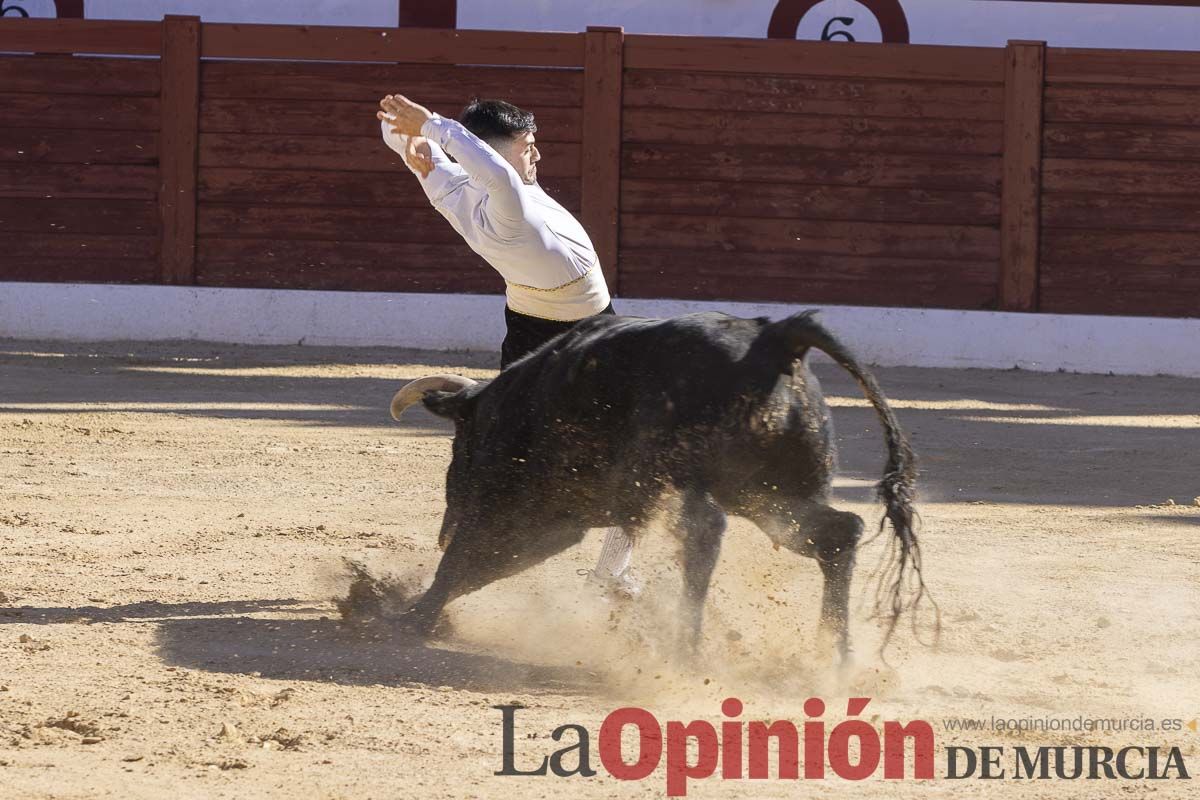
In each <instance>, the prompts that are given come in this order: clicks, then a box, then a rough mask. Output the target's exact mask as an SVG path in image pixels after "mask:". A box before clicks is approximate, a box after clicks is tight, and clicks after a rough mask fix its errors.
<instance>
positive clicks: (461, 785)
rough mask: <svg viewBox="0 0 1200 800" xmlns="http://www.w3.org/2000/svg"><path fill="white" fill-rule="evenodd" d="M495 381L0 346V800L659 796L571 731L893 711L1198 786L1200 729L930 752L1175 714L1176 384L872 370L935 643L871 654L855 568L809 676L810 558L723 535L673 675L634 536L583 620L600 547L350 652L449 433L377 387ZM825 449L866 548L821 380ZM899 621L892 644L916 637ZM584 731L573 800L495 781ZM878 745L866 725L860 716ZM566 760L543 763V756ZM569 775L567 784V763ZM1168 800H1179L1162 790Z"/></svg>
mask: <svg viewBox="0 0 1200 800" xmlns="http://www.w3.org/2000/svg"><path fill="white" fill-rule="evenodd" d="M494 361H495V356H494V355H492V354H434V353H420V352H414V351H404V350H335V349H316V348H307V347H305V348H299V347H287V348H244V347H231V346H215V345H208V346H206V345H194V344H188V345H146V344H136V343H129V344H122V345H103V346H79V345H63V344H57V343H46V342H12V341H8V342H0V564H2V565H3V566H2V568H0V593H2V594H0V798H4V799H5V800H7V799H8V798H84V797H86V798H92V797H111V798H122V799H125V798H155V800H158V799H159V798H167V797H170V798H189V797H222V798H285V797H286V798H354V800H362V799H363V798H460V797H503V798H517V797H579V798H610V797H661V796H664V795H665V782H664V781H665V778H664V770H663V768H662V767H661V766H660V768H659V770H658V771H657V772H656V773H655V774H654V775H653V776H651V777H650V778H648V779H646V780H644V781H640V782H620V781H617V780H615V779H613V778H612V777H610V776H609V775H608V774H607V773H606V772H604V771H603V769H602V768H601V766H600V763H599V757H598V751H597V746H596V738H595V737H596V736H597V734H598V732H599V728H600V723H601V722H602V720H603V719H604V717H605V716H606V715H607V714H608V713H609V712H610V711H612V710H614V709H616V708H619V707H621V706H625V705H637V706H642V707H645V708H647V709H649V710H651V711H652V712H653V713H655V715H656V716H657V717H658V719H659V720H660V721H663V722H664V723H665V721H667V720H683V721H689V720H692V719H704V720H709V721H711V722H714V723H715V722H719V721H721V720H722V719H723V718H722V716H721V711H720V703H721V700H722V699H723V698H725V697H729V696H737V697H739V698H741V699H742V701H743V702H744V704H745V712H744V713H743V715H742V719H743V720H756V719H771V720H778V719H791V720H793V721H795V722H797V723H800V722H802V721H803V720H805V719H806V717H805V715H804V713H803V711H802V705H803V702H804V700H805V699H806V698H808V697H810V696H819V697H822V698H824V699H825V700H826V702H827V703H828V706H829V711H828V712H827V714H826V715H825V719H826V720H827V722H828V726H827V727H830V728H831V727H832V726H833V725H834V724H836V722H838V721H840V720H842V719H844V718H845V713H844V710H845V702H846V697H847V696H848V695H851V694H854V695H860V694H861V695H862V696H866V697H870V698H871V704H870V706H869V707H868V709H867V711H866V712H864V714H863V717H864V718H870V719H872V720H876V721H882V720H900V721H908V720H914V719H922V720H928V721H930V722H931V723H932V724H933V725H934V728H935V731H936V736H937V747H938V757H937V764H938V766H937V772H938V775H939V776H940V775H941V774H942V773H943V771H944V757H943V755H942V749H943V748H944V747H947V746H950V745H972V746H979V745H1004V746H1006V747H1011V746H1015V745H1018V744H1024V745H1029V746H1037V745H1046V744H1050V745H1054V744H1079V743H1083V744H1104V745H1108V746H1112V747H1120V746H1124V745H1130V744H1137V745H1143V746H1148V745H1163V746H1178V747H1180V748H1182V752H1183V755H1184V757H1185V758H1186V759H1187V764H1188V767H1189V768H1190V770H1191V772H1192V773H1193V774H1195V773H1196V772H1200V748H1198V747H1197V743H1198V742H1200V733H1196V732H1193V731H1191V730H1189V729H1187V728H1186V727H1184V728H1183V729H1182V730H1177V731H1169V732H1165V731H1155V732H1142V731H1135V732H1130V731H1126V732H1108V733H1104V732H1095V733H1046V732H1026V733H1021V734H1015V735H1014V734H1011V733H1006V732H995V731H983V732H972V733H962V732H952V731H948V730H946V722H945V721H946V720H951V719H959V718H980V719H985V720H986V719H991V718H993V717H999V718H1005V719H1034V718H1045V717H1053V718H1066V719H1074V718H1077V717H1087V718H1111V719H1116V718H1136V719H1138V720H1142V719H1146V718H1150V719H1154V720H1156V721H1157V720H1161V719H1164V718H1178V719H1180V720H1182V721H1183V722H1184V724H1185V725H1186V723H1187V722H1188V721H1191V720H1192V719H1194V718H1196V717H1200V681H1198V679H1197V675H1198V674H1200V645H1198V644H1197V640H1196V631H1197V630H1198V629H1200V625H1198V623H1200V505H1197V504H1200V500H1196V501H1195V503H1196V504H1194V501H1193V498H1195V497H1197V495H1200V469H1198V466H1200V402H1198V401H1200V381H1194V380H1193V381H1189V380H1181V379H1168V378H1127V377H1105V376H1080V375H1065V374H1038V373H1029V372H1019V371H978V370H968V371H954V370H932V369H880V370H878V371H877V372H878V376H879V379H880V381H881V383H882V384H883V386H884V388H885V389H886V391H887V392H888V394H889V396H890V397H892V398H893V400H894V403H895V406H896V407H897V413H898V415H899V417H900V420H901V422H902V423H903V424H904V425H905V427H906V428H907V429H908V430H909V431H910V433H911V436H912V439H913V443H914V447H915V449H916V450H917V453H918V455H919V457H920V459H921V464H922V470H923V477H922V483H921V489H922V495H921V499H920V502H919V504H918V508H919V510H920V512H921V515H922V519H923V528H922V537H923V541H924V548H925V561H926V568H927V578H928V581H929V584H930V586H931V588H932V590H933V592H934V596H935V598H936V600H937V602H938V603H939V604H940V606H941V610H942V614H943V621H944V631H943V634H942V638H941V642H940V645H939V646H937V647H936V648H931V647H927V646H924V645H922V644H920V643H918V642H917V641H916V639H915V638H914V633H913V631H912V629H911V628H910V627H908V626H902V627H901V628H900V629H899V630H898V631H897V634H896V636H895V638H894V641H893V642H892V644H891V646H890V648H889V649H888V650H887V662H888V663H886V664H885V663H883V662H881V661H880V660H879V658H878V657H877V656H876V655H875V653H876V646H877V643H878V639H879V627H878V624H877V622H875V621H872V620H870V619H868V614H867V612H868V611H869V606H870V603H869V599H870V597H871V595H872V592H871V582H870V580H869V579H868V574H869V572H870V570H871V568H872V567H873V566H874V565H875V564H876V563H877V561H878V560H879V557H880V555H881V553H882V552H883V545H882V540H880V541H877V542H875V543H873V544H870V545H867V546H866V547H864V549H863V552H862V555H861V557H860V570H859V573H858V575H857V577H856V581H855V586H854V603H855V608H856V611H855V619H854V622H853V630H854V636H855V639H856V643H857V658H858V662H857V667H856V668H855V669H854V670H853V671H852V672H851V673H849V674H848V675H847V676H845V677H839V676H838V675H837V674H836V673H834V672H831V671H830V670H828V669H826V668H824V667H822V666H820V665H819V664H818V663H817V661H816V660H815V659H814V648H813V644H814V632H815V627H816V612H817V602H818V598H819V591H820V582H819V571H818V569H817V567H816V565H815V564H814V563H813V562H811V561H807V560H803V559H800V558H798V557H796V556H794V555H792V554H789V553H787V552H786V551H779V552H776V551H774V550H773V549H772V548H771V546H770V544H769V542H768V540H767V539H766V537H765V536H763V535H762V534H761V533H759V532H758V531H757V530H756V529H755V528H754V527H753V526H751V525H750V524H749V523H746V522H744V521H740V520H738V521H735V522H734V523H733V525H732V527H731V530H730V531H729V534H728V536H727V538H726V543H725V547H724V550H723V553H722V557H721V561H720V563H719V565H718V568H717V574H716V576H715V579H714V591H713V593H712V595H711V596H710V602H709V605H708V610H707V613H708V625H707V629H706V640H705V643H704V646H703V655H702V658H701V659H700V660H699V661H698V662H697V663H694V664H692V665H687V664H683V663H680V662H679V661H677V660H675V659H673V658H671V657H670V654H669V647H668V646H667V645H668V642H669V640H670V631H671V624H670V623H671V619H672V616H673V613H674V609H675V604H676V600H677V596H678V592H679V575H678V571H677V569H676V568H675V567H674V566H673V562H672V556H673V552H674V550H673V540H672V539H671V537H670V535H669V534H668V533H667V532H666V531H660V532H656V533H655V535H652V536H648V537H647V538H646V539H645V541H643V542H641V543H640V544H639V546H638V550H637V553H636V555H635V567H636V569H637V572H638V574H639V576H640V577H641V578H642V579H643V580H644V581H645V583H646V585H647V588H646V592H645V595H644V597H643V598H642V599H641V600H639V601H637V602H636V603H634V604H613V603H610V602H608V601H607V600H606V599H605V598H603V597H602V596H601V595H600V594H599V593H597V592H595V591H593V590H591V589H589V588H588V587H587V586H586V585H585V584H584V583H583V581H582V579H581V578H579V577H578V576H577V574H576V571H577V570H578V569H581V568H585V567H588V566H591V564H592V563H593V562H594V559H595V557H596V555H597V554H598V551H599V545H600V538H599V533H598V532H593V533H592V534H590V535H589V537H588V538H587V539H586V540H585V542H584V543H583V545H582V546H581V547H579V548H576V549H575V550H573V551H571V552H569V553H567V554H565V555H563V556H561V557H559V558H556V559H554V560H552V561H550V562H547V563H546V564H544V565H542V566H541V567H539V568H537V569H535V570H533V571H531V572H529V573H526V574H525V575H522V576H519V577H517V578H514V579H511V580H509V581H505V582H501V583H499V584H496V585H493V586H491V587H488V588H487V589H485V590H484V591H481V592H479V593H478V594H476V595H474V596H471V597H468V598H465V599H463V600H460V601H459V602H457V603H456V604H454V605H453V606H452V607H451V609H452V613H451V623H452V626H453V628H452V632H451V633H450V634H449V635H448V638H446V639H444V640H441V641H437V642H432V643H429V644H427V645H423V646H421V645H416V644H413V643H411V642H406V641H404V640H401V639H395V638H392V637H389V636H387V635H384V634H382V633H380V632H378V631H374V632H370V631H368V632H367V633H365V634H364V633H361V632H357V631H354V630H348V629H346V628H344V627H343V626H341V625H340V624H339V622H338V621H337V613H336V610H335V607H334V604H333V602H332V601H333V599H334V598H335V597H337V596H338V595H339V593H341V592H343V591H344V590H345V588H346V578H345V574H344V570H343V568H342V560H343V558H346V557H351V558H356V559H361V560H363V561H365V562H366V563H368V564H370V565H372V567H373V568H374V569H377V570H381V571H390V572H392V573H393V574H395V575H397V576H399V577H401V578H403V579H405V580H408V581H411V582H418V583H419V582H421V581H427V580H428V579H429V577H430V576H431V574H432V570H433V568H434V566H435V565H436V561H437V557H438V552H437V548H436V536H437V530H438V525H439V522H440V517H441V513H442V510H443V494H442V489H443V478H444V473H445V468H446V465H447V463H448V460H449V455H450V434H451V430H450V428H449V426H448V425H447V424H446V423H444V422H442V421H441V420H439V419H437V418H435V417H432V416H431V415H429V414H427V413H426V412H424V411H423V410H417V411H416V412H415V413H412V414H411V416H410V417H409V418H407V419H406V421H405V422H404V423H403V424H401V425H397V424H394V423H392V422H391V421H390V420H389V419H388V418H387V414H386V408H387V403H388V399H389V397H390V395H391V393H392V392H393V391H394V389H395V388H396V387H397V385H398V384H400V383H401V382H402V381H404V380H407V379H411V378H414V377H418V376H420V375H422V374H427V373H431V372H443V371H446V372H457V373H461V374H466V375H469V376H471V377H475V378H486V377H488V376H489V375H491V374H492V370H491V365H492V364H493V363H494ZM819 372H820V374H821V375H822V378H823V379H824V380H825V384H826V388H827V390H828V394H829V395H830V396H831V397H832V402H833V405H834V406H835V408H834V418H835V422H836V424H837V426H838V433H839V441H840V444H841V447H842V462H843V469H842V478H840V479H839V481H838V484H837V494H838V502H839V505H840V507H842V508H846V509H850V510H853V511H855V512H857V513H859V514H860V515H862V516H863V517H864V518H865V519H866V520H867V523H868V526H869V527H872V528H873V526H874V525H875V523H876V522H877V520H878V518H879V514H880V509H879V507H878V506H876V505H874V504H873V503H872V502H871V485H872V483H873V482H874V481H875V480H876V479H877V478H878V476H879V474H880V471H881V467H882V463H883V443H882V440H881V437H880V433H879V430H878V426H877V423H876V421H875V419H874V417H873V416H872V414H871V412H870V410H869V409H868V408H867V407H866V404H865V402H864V401H862V400H861V399H860V396H859V394H858V392H857V390H856V388H855V387H854V386H853V384H852V383H851V382H850V381H849V380H848V379H847V378H846V377H845V376H844V375H842V374H840V373H838V372H836V371H835V370H834V369H833V368H831V367H828V366H822V367H819ZM928 624H929V618H928V617H925V618H923V619H922V626H923V627H921V629H920V630H919V631H918V632H919V633H920V635H921V638H927V637H928V635H929V633H930V631H929V627H928ZM506 703H518V704H522V705H524V706H526V708H523V709H521V710H520V711H519V712H518V713H517V723H516V724H517V734H516V736H517V740H516V741H517V762H518V765H519V766H522V767H523V768H529V767H530V766H533V765H536V763H537V762H538V761H540V759H541V758H542V757H543V756H545V755H549V754H550V753H551V752H553V751H554V750H555V749H557V748H558V747H561V746H563V744H559V743H555V742H554V741H553V740H551V739H550V732H551V731H552V730H553V729H554V728H556V727H558V726H560V725H564V724H567V723H575V724H579V725H583V726H584V727H585V728H586V729H587V730H588V731H590V732H591V734H592V741H591V745H592V752H591V761H592V766H593V767H594V768H596V769H598V770H600V774H599V775H597V776H596V777H592V778H586V779H585V778H580V777H573V778H555V777H496V776H494V775H493V773H494V772H495V771H497V770H499V769H500V768H501V724H500V721H501V716H500V712H499V711H497V710H495V709H493V708H491V706H493V705H497V704H506ZM879 724H881V722H880V723H879ZM564 741H565V742H573V741H574V739H573V738H567V739H565V740H564ZM567 763H568V764H570V763H573V762H572V761H571V760H570V759H568V762H567ZM1192 783H1193V782H1187V781H1138V782H1126V781H1107V780H1101V781H1084V780H1079V781H1054V780H1051V781H1014V780H999V781H981V780H973V779H972V780H962V781H950V780H945V779H940V778H939V779H937V780H933V781H923V782H916V781H912V780H906V781H902V782H896V781H889V782H888V786H887V787H881V786H880V785H879V781H878V780H875V779H872V780H868V781H866V782H864V783H861V784H859V783H851V782H847V781H844V780H839V779H835V778H830V779H827V780H825V781H805V782H804V783H803V785H801V786H796V785H795V784H793V783H792V782H790V781H779V780H770V781H754V782H750V781H747V780H741V781H732V780H731V781H721V780H719V779H717V778H712V779H709V780H706V781H693V782H691V784H690V792H689V795H688V796H689V797H700V798H708V797H749V796H753V797H784V796H789V797H791V796H797V795H801V796H813V797H833V796H843V795H847V796H868V795H870V796H874V795H876V794H878V793H879V792H880V790H881V789H883V788H886V790H887V793H888V795H889V796H894V797H898V798H910V797H911V798H918V797H927V796H944V795H946V794H948V793H949V792H951V791H953V792H956V793H959V794H963V793H965V794H967V795H970V796H976V797H991V796H1000V797H1008V796H1013V797H1064V796H1078V797H1117V796H1120V797H1126V796H1129V795H1130V794H1133V795H1136V796H1145V795H1150V796H1153V797H1161V798H1166V797H1184V796H1187V795H1188V794H1189V792H1188V790H1189V789H1190V788H1191V785H1192ZM1192 796H1194V795H1192Z"/></svg>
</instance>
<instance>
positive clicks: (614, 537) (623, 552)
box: [596, 528, 633, 578]
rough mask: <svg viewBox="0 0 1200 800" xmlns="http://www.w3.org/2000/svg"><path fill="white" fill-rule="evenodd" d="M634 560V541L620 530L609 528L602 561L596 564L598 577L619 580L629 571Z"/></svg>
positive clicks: (602, 551) (601, 550)
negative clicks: (630, 563)
mask: <svg viewBox="0 0 1200 800" xmlns="http://www.w3.org/2000/svg"><path fill="white" fill-rule="evenodd" d="M632 560H633V539H632V538H631V537H629V536H626V535H625V531H623V530H621V529H620V528H609V529H608V533H607V534H606V535H605V536H604V546H603V547H602V548H601V549H600V560H599V561H597V562H596V576H597V577H600V578H609V577H612V578H619V577H620V576H622V575H624V574H625V570H627V569H629V562H630V561H632Z"/></svg>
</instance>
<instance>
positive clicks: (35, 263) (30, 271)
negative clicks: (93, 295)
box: [0, 257, 158, 283]
mask: <svg viewBox="0 0 1200 800" xmlns="http://www.w3.org/2000/svg"><path fill="white" fill-rule="evenodd" d="M157 280H158V260H157V259H143V260H140V261H132V260H116V261H113V260H98V259H93V258H76V257H69V258H28V257H23V258H21V259H20V260H17V259H11V258H10V259H5V260H3V261H0V281H29V282H32V283H154V282H156V281H157Z"/></svg>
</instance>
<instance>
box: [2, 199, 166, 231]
mask: <svg viewBox="0 0 1200 800" xmlns="http://www.w3.org/2000/svg"><path fill="white" fill-rule="evenodd" d="M5 233H41V234H51V233H54V234H59V233H69V234H77V233H88V234H92V233H94V234H132V235H135V236H137V235H140V236H157V235H158V205H157V204H156V203H154V202H153V201H150V200H112V199H109V198H104V199H102V200H65V199H61V198H54V199H52V200H46V199H43V198H0V234H5Z"/></svg>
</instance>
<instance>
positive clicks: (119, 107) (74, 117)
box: [0, 94, 159, 131]
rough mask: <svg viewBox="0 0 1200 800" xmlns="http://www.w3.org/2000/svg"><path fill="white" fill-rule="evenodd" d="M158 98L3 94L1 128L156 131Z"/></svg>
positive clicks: (0, 105) (0, 102)
mask: <svg viewBox="0 0 1200 800" xmlns="http://www.w3.org/2000/svg"><path fill="white" fill-rule="evenodd" d="M158 118H159V108H158V98H156V97H106V96H103V95H96V96H90V95H85V94H2V95H0V128H36V129H39V130H41V129H45V128H52V127H55V126H59V127H68V128H73V129H75V130H81V129H82V130H106V131H121V130H134V131H153V130H157V129H158Z"/></svg>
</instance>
